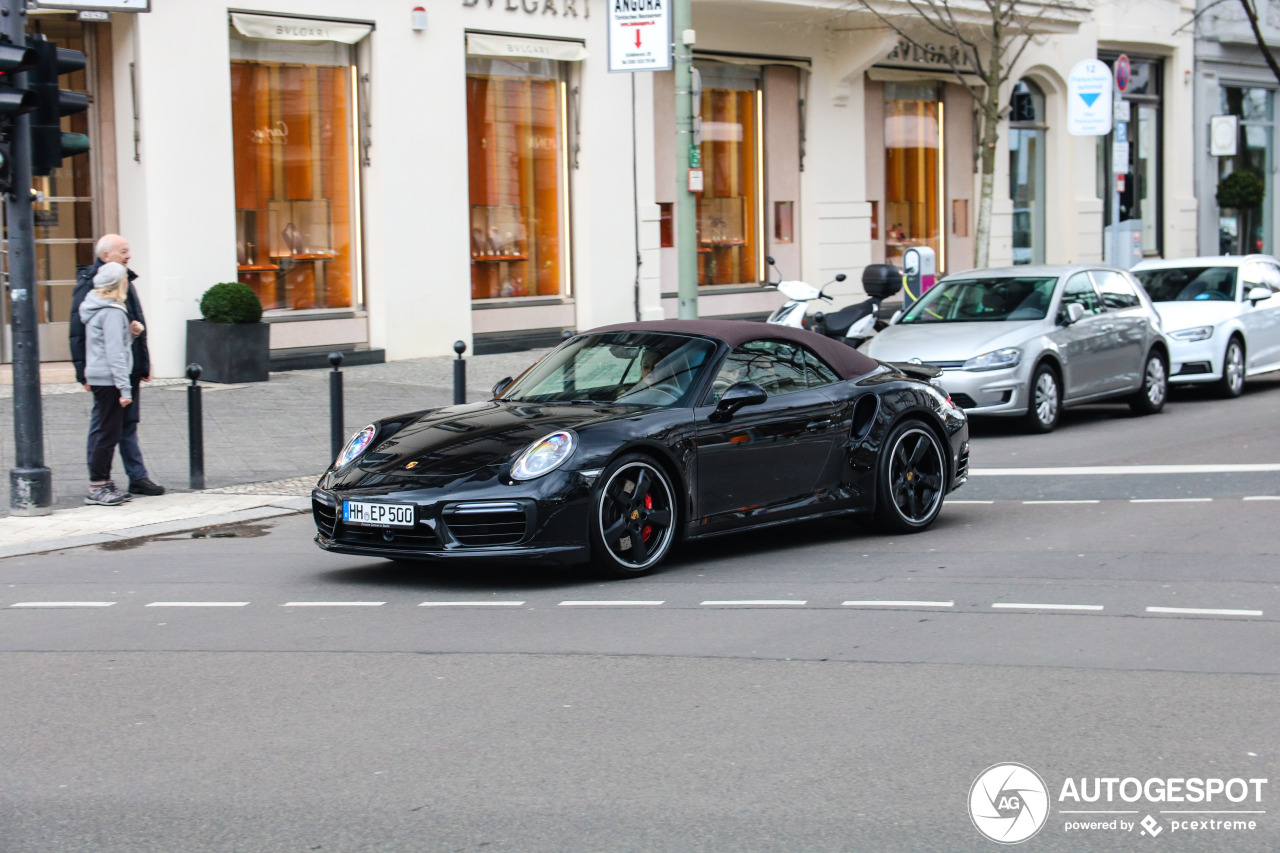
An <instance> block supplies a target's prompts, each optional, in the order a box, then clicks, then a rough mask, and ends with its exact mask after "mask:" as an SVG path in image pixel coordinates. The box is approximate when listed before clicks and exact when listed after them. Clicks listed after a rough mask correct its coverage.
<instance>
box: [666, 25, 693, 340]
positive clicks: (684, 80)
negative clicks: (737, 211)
mask: <svg viewBox="0 0 1280 853" xmlns="http://www.w3.org/2000/svg"><path fill="white" fill-rule="evenodd" d="M690 2H691V0H675V2H674V3H673V4H672V6H671V22H672V29H673V30H674V36H675V38H674V39H673V41H674V42H675V45H674V47H675V72H676V210H675V214H676V270H677V273H678V278H679V288H678V290H677V293H678V295H679V315H678V316H679V317H680V319H682V320H692V319H696V318H697V316H698V223H697V217H698V206H697V199H696V197H695V196H694V194H693V193H692V192H690V191H689V169H690V167H691V165H692V164H691V162H690V161H691V160H692V159H693V157H694V156H696V155H695V154H694V151H695V150H696V148H695V146H694V144H693V29H692V27H693V12H692V10H691V8H690Z"/></svg>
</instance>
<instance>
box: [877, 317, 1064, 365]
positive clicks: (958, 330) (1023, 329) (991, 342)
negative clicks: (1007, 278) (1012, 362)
mask: <svg viewBox="0 0 1280 853" xmlns="http://www.w3.org/2000/svg"><path fill="white" fill-rule="evenodd" d="M1045 323H1046V321H1044V320H1025V321H1021V322H1013V323H1010V322H992V323H921V324H919V325H916V324H910V325H905V326H900V325H899V326H889V327H888V328H886V329H884V330H883V331H881V332H880V333H879V334H877V335H876V336H875V337H874V338H872V339H871V342H870V343H868V344H867V349H866V353H867V355H869V356H871V357H872V358H878V359H880V360H881V361H910V360H911V359H913V358H918V359H920V360H921V361H927V362H940V361H965V360H966V359H970V358H973V357H974V356H975V355H982V354H983V353H986V352H991V351H992V350H998V349H1001V348H1003V347H1016V346H1021V345H1022V344H1024V343H1026V342H1027V341H1028V340H1030V339H1031V338H1034V337H1036V336H1037V335H1038V334H1040V333H1041V331H1042V330H1043V328H1044V326H1045Z"/></svg>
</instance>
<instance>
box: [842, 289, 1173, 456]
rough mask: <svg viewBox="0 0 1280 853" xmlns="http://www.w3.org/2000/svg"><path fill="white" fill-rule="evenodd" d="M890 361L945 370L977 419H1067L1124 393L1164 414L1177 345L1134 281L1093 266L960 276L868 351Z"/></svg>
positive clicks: (1045, 422) (1034, 425) (1039, 424)
mask: <svg viewBox="0 0 1280 853" xmlns="http://www.w3.org/2000/svg"><path fill="white" fill-rule="evenodd" d="M863 349H864V351H865V352H866V353H867V354H868V355H870V356H872V357H874V358H878V359H880V360H881V361H917V360H918V361H919V362H923V363H924V364H932V365H935V366H937V367H940V368H942V371H943V375H942V384H943V387H944V388H946V390H947V392H948V393H949V394H950V395H951V399H952V401H953V402H954V403H955V404H956V405H958V406H960V407H961V408H963V409H964V410H965V411H966V412H968V413H969V414H971V415H1002V416H1006V417H1020V418H1023V419H1024V421H1025V423H1026V426H1027V429H1029V430H1030V431H1032V432H1048V431H1050V430H1051V429H1053V428H1054V427H1055V426H1057V425H1058V418H1059V416H1060V415H1061V412H1062V409H1063V407H1064V406H1073V405H1077V404H1080V403H1094V402H1098V401H1102V400H1110V399H1123V400H1125V401H1127V402H1128V403H1129V405H1130V407H1132V409H1133V411H1134V412H1137V413H1139V414H1154V413H1155V412H1158V411H1160V410H1161V409H1162V408H1164V402H1165V397H1166V395H1167V393H1168V381H1169V380H1168V377H1169V346H1168V343H1167V342H1166V341H1165V338H1164V335H1163V334H1162V332H1161V328H1160V317H1159V315H1158V314H1156V312H1155V309H1154V308H1152V306H1151V301H1150V300H1149V299H1148V298H1147V295H1146V294H1145V293H1144V292H1143V290H1142V288H1141V287H1140V286H1139V285H1138V284H1137V282H1136V281H1134V279H1133V277H1132V276H1130V275H1129V274H1128V273H1126V272H1122V271H1121V270H1116V269H1110V268H1107V267H1095V266H1083V265H1079V266H1020V267H1007V268H1005V269H991V270H970V271H968V272H961V273H955V274H953V275H950V276H948V277H946V278H945V279H943V280H942V281H940V282H938V283H937V284H936V285H934V286H933V288H931V289H930V290H929V291H928V292H927V293H926V294H925V295H924V297H923V298H921V299H920V301H918V302H916V303H915V304H914V305H912V306H911V307H910V308H909V309H907V311H906V312H905V313H904V314H903V315H902V317H901V318H900V319H898V321H897V322H896V323H894V324H893V325H891V326H889V327H888V328H886V329H884V330H883V331H881V332H880V333H879V334H878V335H876V336H875V337H874V338H872V339H871V340H870V341H869V342H868V343H867V344H866V345H865V346H864V347H863Z"/></svg>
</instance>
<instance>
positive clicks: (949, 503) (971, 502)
mask: <svg viewBox="0 0 1280 853" xmlns="http://www.w3.org/2000/svg"><path fill="white" fill-rule="evenodd" d="M993 503H995V501H955V500H948V501H947V504H948V505H949V506H950V505H954V504H993Z"/></svg>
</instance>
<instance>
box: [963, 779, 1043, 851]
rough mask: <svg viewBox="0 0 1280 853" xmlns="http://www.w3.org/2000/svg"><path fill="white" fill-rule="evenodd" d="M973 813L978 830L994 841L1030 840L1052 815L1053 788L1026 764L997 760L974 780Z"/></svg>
mask: <svg viewBox="0 0 1280 853" xmlns="http://www.w3.org/2000/svg"><path fill="white" fill-rule="evenodd" d="M969 817H970V818H971V819H972V820H973V825H974V826H975V827H976V828H977V830H978V832H981V833H982V834H983V835H985V836H986V837H987V838H990V839H991V840H992V841H996V842H999V843H1000V844H1017V843H1018V842H1020V841H1026V840H1027V839H1028V838H1030V837H1031V836H1033V835H1035V834H1036V833H1037V832H1039V831H1040V829H1041V827H1043V826H1044V824H1045V821H1046V820H1048V818H1049V789H1048V788H1047V787H1045V784H1044V780H1043V779H1041V778H1040V775H1039V774H1038V773H1036V771H1034V770H1032V769H1031V768H1030V767H1027V766H1026V765H1024V764H1014V763H1012V762H1009V763H1004V764H993V765H991V766H990V767H988V768H987V769H986V770H983V771H982V773H981V774H979V775H978V778H977V779H974V780H973V787H971V788H970V789H969Z"/></svg>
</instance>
